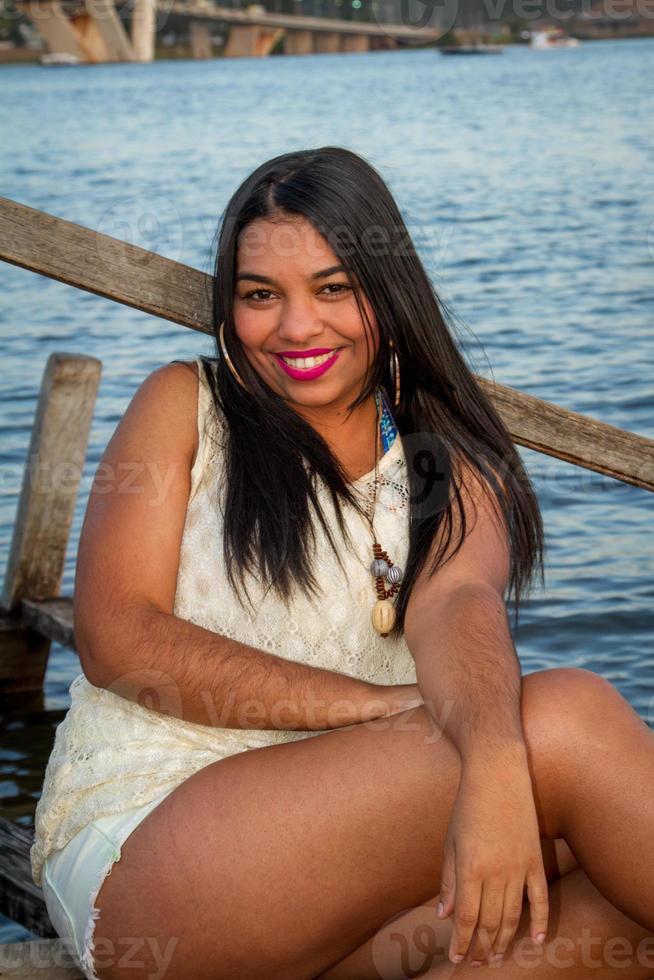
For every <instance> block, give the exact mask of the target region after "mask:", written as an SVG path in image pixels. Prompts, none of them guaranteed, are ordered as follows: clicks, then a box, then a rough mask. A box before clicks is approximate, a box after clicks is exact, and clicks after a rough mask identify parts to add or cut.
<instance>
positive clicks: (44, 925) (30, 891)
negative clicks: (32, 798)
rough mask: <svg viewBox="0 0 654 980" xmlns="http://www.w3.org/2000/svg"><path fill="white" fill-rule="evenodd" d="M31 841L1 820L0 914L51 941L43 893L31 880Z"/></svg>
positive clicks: (24, 832) (29, 835) (21, 830)
mask: <svg viewBox="0 0 654 980" xmlns="http://www.w3.org/2000/svg"><path fill="white" fill-rule="evenodd" d="M33 839H34V835H33V834H32V833H30V832H29V831H28V830H26V829H25V828H24V827H19V826H18V825H17V824H14V823H11V821H9V820H4V819H3V818H1V817H0V853H1V854H2V862H1V863H0V912H2V914H3V915H6V916H7V918H9V919H12V920H13V921H14V922H19V923H20V924H21V925H22V926H24V927H25V928H26V929H28V930H29V931H30V932H33V933H34V934H35V935H37V936H46V937H54V936H56V935H57V934H56V932H55V930H54V928H53V925H52V923H51V922H50V917H49V916H48V910H47V909H46V907H45V901H44V898H43V891H42V890H41V888H39V886H38V885H36V884H35V883H34V880H33V879H32V871H31V867H30V847H31V845H32V843H33ZM0 949H2V946H0ZM0 975H1V974H0Z"/></svg>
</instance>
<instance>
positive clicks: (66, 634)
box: [21, 596, 77, 652]
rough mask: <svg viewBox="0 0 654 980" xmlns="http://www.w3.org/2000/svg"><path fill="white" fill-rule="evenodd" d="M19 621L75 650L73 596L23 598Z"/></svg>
mask: <svg viewBox="0 0 654 980" xmlns="http://www.w3.org/2000/svg"><path fill="white" fill-rule="evenodd" d="M21 622H22V623H23V625H24V626H29V627H31V629H32V630H36V631H37V632H38V633H41V634H42V635H43V636H47V637H49V638H50V639H51V640H54V641H55V642H56V643H61V644H62V646H65V647H68V649H69V650H75V652H77V646H76V645H75V631H74V629H73V597H72V596H58V597H57V598H56V599H42V600H41V601H38V600H36V599H23V601H22V602H21Z"/></svg>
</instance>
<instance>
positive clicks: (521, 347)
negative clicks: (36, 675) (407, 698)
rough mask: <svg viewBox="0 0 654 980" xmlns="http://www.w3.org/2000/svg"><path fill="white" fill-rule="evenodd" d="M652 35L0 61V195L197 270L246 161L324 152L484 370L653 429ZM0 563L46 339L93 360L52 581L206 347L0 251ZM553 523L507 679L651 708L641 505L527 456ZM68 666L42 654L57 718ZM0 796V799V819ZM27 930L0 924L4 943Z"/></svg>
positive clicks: (21, 802)
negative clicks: (558, 670)
mask: <svg viewBox="0 0 654 980" xmlns="http://www.w3.org/2000/svg"><path fill="white" fill-rule="evenodd" d="M653 55H654V40H652V39H635V40H622V41H603V42H588V43H584V44H582V45H581V46H580V47H579V48H577V49H568V50H558V51H555V50H554V51H540V52H538V51H531V50H529V49H526V48H522V47H521V48H514V49H509V50H507V51H505V53H504V54H503V55H502V56H501V57H495V58H446V57H443V56H442V55H441V54H439V53H438V52H437V51H435V50H423V51H412V50H408V51H402V52H374V53H370V54H361V55H359V54H356V55H354V54H343V55H327V54H325V55H320V56H319V57H318V56H316V57H277V58H271V59H268V60H265V59H262V60H256V59H242V60H214V61H202V62H191V61H187V62H184V61H181V62H180V61H175V62H164V61H160V62H157V63H155V64H151V65H138V64H137V65H104V66H98V67H95V68H79V69H74V68H73V69H70V68H58V69H45V68H41V67H40V66H20V67H15V66H7V67H0V79H1V90H2V93H3V99H2V101H1V103H0V131H1V132H2V133H3V134H8V135H9V137H10V138H9V139H5V140H3V147H4V151H3V152H2V155H1V157H0V175H1V176H0V180H1V187H2V194H3V195H4V196H6V197H9V198H13V199H14V200H17V201H20V202H22V203H25V204H28V205H30V206H32V207H35V208H40V209H42V210H44V211H47V212H50V213H52V214H55V215H58V216H60V217H62V218H66V219H68V220H71V221H74V222H77V223H79V224H82V225H85V226H87V227H90V228H94V229H98V230H100V231H103V232H106V233H107V234H111V235H114V236H116V237H118V238H128V239H129V240H130V241H133V242H135V243H136V244H139V245H141V246H144V247H146V248H150V249H152V250H154V251H157V252H160V253H162V254H164V255H167V256H169V257H170V258H173V259H176V260H179V261H181V262H184V263H186V264H188V265H192V266H196V267H197V268H200V269H202V270H203V271H209V269H210V251H211V246H212V238H213V235H214V233H215V231H216V227H217V222H218V218H219V215H220V212H221V211H222V209H223V207H224V205H225V204H226V202H227V200H228V198H229V196H230V195H231V193H232V192H233V191H234V189H235V188H236V187H237V186H238V184H239V183H240V182H241V180H242V179H243V178H244V177H245V176H246V175H247V174H248V173H250V172H251V171H252V170H253V169H254V167H255V166H257V165H258V164H259V163H261V162H262V161H263V160H265V159H268V158H269V157H271V156H274V155H275V154H277V153H282V152H285V151H287V150H291V149H299V148H305V147H317V146H321V145H327V144H335V145H340V146H345V147H348V148H350V149H352V150H355V151H356V152H358V153H361V154H363V155H364V156H365V157H367V159H368V160H370V162H371V163H372V164H373V165H374V166H376V167H377V168H378V169H379V170H380V172H381V173H382V175H383V177H384V178H385V179H386V180H387V182H388V184H389V185H390V188H391V190H392V191H393V193H394V194H395V196H396V198H397V200H398V203H399V206H400V208H401V210H402V213H403V214H404V216H405V219H406V220H407V223H408V225H409V228H410V230H411V232H412V234H413V236H414V238H415V241H416V243H417V245H418V248H419V250H420V253H421V256H422V257H423V260H424V262H425V264H426V266H427V269H428V271H429V272H430V274H431V275H432V276H433V278H434V281H435V283H436V286H437V288H438V289H439V291H440V294H441V295H442V297H443V298H444V299H445V300H446V302H447V303H448V305H449V306H450V307H451V308H452V309H453V310H454V312H455V313H456V315H457V318H458V319H457V326H458V330H459V336H460V340H461V343H462V344H463V345H464V347H465V349H466V351H467V353H468V355H469V357H470V359H471V363H472V366H473V369H474V370H475V371H477V373H479V374H481V375H483V376H486V377H491V376H492V377H493V378H494V380H496V381H498V382H501V383H503V384H508V385H511V386H513V387H515V388H518V389H520V390H522V391H526V392H529V393H531V394H533V395H537V396H538V397H540V398H544V399H546V400H548V401H552V402H555V403H557V404H559V405H562V406H564V407H566V408H569V409H572V410H574V411H578V412H584V413H587V414H588V415H591V416H593V417H595V418H597V419H600V420H602V421H604V422H608V423H610V424H612V425H616V426H620V427H622V428H624V429H629V430H631V431H634V432H638V433H640V434H642V435H645V436H649V437H654V386H653V382H652V377H653V371H652V366H653V365H652V362H653V357H652V332H653V331H652V323H653V314H654V297H653V290H652V285H653V282H654V125H653V122H654V120H653V118H652V117H653V115H654V113H653V107H654V97H653V96H652V92H651V87H649V86H648V85H647V84H646V81H647V79H648V78H649V77H650V74H651V71H650V69H651V64H652V57H653ZM0 276H1V277H2V278H1V289H0V323H1V325H2V332H1V336H0V352H1V354H2V372H1V374H0V407H1V408H0V433H1V435H2V455H1V457H0V460H1V466H2V470H1V474H2V487H1V489H2V492H1V495H0V554H1V556H2V558H3V566H4V561H6V556H7V553H8V548H9V542H10V535H11V529H12V524H13V520H14V515H15V508H16V501H17V496H18V492H19V489H20V483H21V478H22V467H23V463H24V460H25V458H26V452H27V446H28V442H29V435H30V427H31V424H32V420H33V416H34V409H35V405H36V399H37V395H38V389H39V385H40V380H41V376H42V372H43V370H44V367H45V363H46V361H47V358H48V355H49V354H50V353H51V352H52V351H69V352H76V353H84V354H91V355H93V356H95V357H98V358H101V360H102V362H103V375H102V382H101V385H100V391H99V396H98V401H97V406H96V411H95V417H94V423H93V427H92V431H91V437H90V447H89V453H88V458H87V462H86V469H85V475H84V479H83V482H82V487H81V491H80V496H79V500H78V505H77V509H76V514H75V520H74V525H73V529H72V533H71V542H70V547H69V552H68V556H67V561H66V571H65V576H64V582H63V591H64V592H70V591H71V590H72V582H73V574H74V557H75V550H76V544H77V539H78V535H79V528H80V526H81V520H82V516H83V509H84V506H85V503H86V497H87V494H88V489H89V487H90V483H91V480H92V476H93V472H94V470H95V467H96V466H97V463H98V461H99V458H100V454H101V452H102V450H103V448H104V446H105V445H106V443H107V441H108V439H109V437H110V435H111V433H112V431H113V430H114V428H115V426H116V424H117V422H118V420H119V418H120V416H121V414H122V412H123V411H124V410H125V408H126V406H127V404H128V401H129V399H130V397H131V395H132V394H133V392H134V390H135V389H136V387H137V386H138V384H139V383H140V381H141V380H142V379H143V378H144V376H145V375H146V374H147V373H148V372H149V371H151V370H152V369H153V368H154V367H155V366H157V365H158V364H161V363H164V362H167V361H169V360H172V359H173V358H177V357H184V358H190V357H192V356H193V355H195V354H196V353H200V352H206V353H212V352H213V347H212V341H211V339H210V338H208V337H206V336H204V335H202V334H198V333H195V332H193V331H190V330H186V329H184V328H183V327H177V326H175V325H174V324H170V323H168V322H166V321H163V320H159V319H157V318H155V317H153V316H149V315H146V314H142V313H139V312H137V311H135V310H132V309H129V308H127V307H123V306H119V305H117V304H114V303H112V302H110V301H108V300H104V299H102V298H100V297H97V296H93V295H91V294H86V293H82V292H78V291H76V290H74V289H71V288H70V287H68V286H65V285H63V284H61V283H58V282H55V281H53V280H50V279H47V278H45V277H40V276H37V275H34V274H32V273H29V272H27V271H25V270H22V269H18V268H15V267H11V266H8V265H6V264H0ZM521 453H522V455H523V459H524V460H525V462H526V464H527V466H528V468H529V471H530V473H531V475H532V477H533V478H534V481H535V484H536V488H537V490H538V493H539V498H540V502H541V506H542V509H543V515H544V521H545V527H546V535H547V552H548V553H547V569H546V588H545V589H544V590H541V591H538V592H537V593H535V594H534V596H533V599H532V600H531V602H530V603H529V604H528V605H527V606H526V607H525V609H524V612H523V616H522V622H521V625H520V626H519V628H518V629H517V630H516V631H515V632H514V640H515V643H516V648H517V651H518V654H519V656H520V659H521V662H522V665H523V671H524V672H525V673H528V672H531V671H533V670H537V669H541V668H544V667H553V666H557V665H580V666H586V667H590V668H592V669H594V670H596V671H598V672H599V673H601V674H602V675H604V676H605V677H607V678H609V679H610V680H611V681H613V683H614V684H615V685H616V686H617V687H618V689H619V690H620V691H621V692H622V694H623V695H624V696H625V697H626V698H627V699H628V700H629V701H630V703H631V704H632V705H633V706H634V708H635V709H636V710H637V711H638V712H639V714H640V715H641V717H643V718H644V719H646V720H647V721H648V722H649V723H650V724H652V722H653V720H654V675H653V673H652V667H653V665H654V615H653V609H654V583H653V576H652V571H653V567H654V530H653V522H652V515H653V505H654V498H653V497H652V495H651V494H648V493H647V492H646V491H644V490H639V489H637V488H634V487H631V486H628V485H626V484H623V483H619V482H617V481H614V480H611V479H609V478H605V477H600V476H599V475H597V474H593V473H590V472H589V471H587V470H582V469H578V468H575V467H572V466H569V465H567V464H564V463H560V462H558V461H557V460H554V459H552V458H550V457H546V456H542V455H539V454H537V453H533V452H531V451H529V450H521ZM78 671H79V663H78V660H77V658H76V657H75V656H74V655H73V654H71V653H69V652H67V651H65V650H63V649H62V648H61V647H58V646H56V645H53V648H52V654H51V659H50V663H49V668H48V673H47V677H46V709H52V710H57V712H58V713H57V715H55V716H54V717H55V718H56V719H57V720H60V719H61V717H63V714H64V712H65V709H66V707H67V705H68V685H69V684H70V681H71V680H72V678H73V677H74V676H75V674H76V673H77V672H78ZM52 737H53V730H52V716H51V717H50V718H48V719H45V718H43V717H42V716H40V715H38V716H34V717H32V716H30V717H29V718H27V719H24V718H14V719H5V728H4V735H3V745H2V749H1V750H0V766H1V767H2V776H1V777H0V779H1V781H0V800H1V801H2V802H3V803H4V805H5V813H6V814H10V815H11V818H12V819H15V820H17V822H19V823H21V824H23V825H24V826H31V822H32V815H33V809H34V805H35V802H36V799H37V798H38V794H39V791H40V787H41V781H42V775H43V768H44V765H45V761H46V759H47V756H48V754H49V749H50V744H51V740H52ZM1 811H2V808H1V807H0V812H1ZM19 935H21V930H20V928H19V927H16V926H14V925H6V926H5V927H4V929H3V928H2V927H1V926H0V940H4V941H7V940H8V939H10V938H12V937H14V936H19Z"/></svg>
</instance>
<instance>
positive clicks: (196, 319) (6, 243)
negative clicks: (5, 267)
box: [0, 198, 213, 333]
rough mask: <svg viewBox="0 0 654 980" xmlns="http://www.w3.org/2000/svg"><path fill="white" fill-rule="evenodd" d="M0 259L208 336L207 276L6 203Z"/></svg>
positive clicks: (2, 204) (1, 209)
mask: <svg viewBox="0 0 654 980" xmlns="http://www.w3.org/2000/svg"><path fill="white" fill-rule="evenodd" d="M0 258H1V259H4V260H5V262H11V263H12V264H13V265H19V266H21V267H22V268H23V269H29V270H31V271H32V272H38V273H40V274H41V275H43V276H49V277H50V278H51V279H57V280H58V281H59V282H65V283H68V285H69V286H76V287H77V288H78V289H85V290H86V291H87V292H90V293H96V294H97V295H98V296H105V297H106V298H107V299H113V300H115V301H116V302H117V303H123V304H124V305H125V306H133V307H135V308H136V309H137V310H143V311H144V312H145V313H152V314H154V315H155V316H160V317H162V318H163V319H165V320H172V322H173V323H179V324H181V325H182V326H184V327H190V328H191V329H192V330H199V331H200V332H202V333H212V329H211V292H212V287H211V284H212V281H213V280H212V277H211V276H207V275H205V273H203V272H200V271H199V270H198V269H193V268H191V266H188V265H182V264H181V263H179V262H173V261H172V259H167V258H164V256H163V255H157V254H156V252H149V251H148V250H147V249H144V248H139V247H138V245H131V244H130V243H129V242H123V241H120V240H119V239H118V238H112V237H111V236H110V235H104V234H102V233H101V232H99V231H93V229H91V228H84V227H83V226H82V225H76V224H75V223H74V222H72V221H65V220H64V219H63V218H56V217H55V216H54V215H53V214H47V213H46V212H45V211H38V210H36V209H35V208H30V207H27V205H25V204H19V203H18V202H17V201H10V200H9V199H8V198H0Z"/></svg>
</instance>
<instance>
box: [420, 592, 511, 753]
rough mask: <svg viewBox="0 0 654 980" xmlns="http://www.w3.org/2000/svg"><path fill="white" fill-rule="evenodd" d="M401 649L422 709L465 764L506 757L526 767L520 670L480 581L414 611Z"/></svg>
mask: <svg viewBox="0 0 654 980" xmlns="http://www.w3.org/2000/svg"><path fill="white" fill-rule="evenodd" d="M435 637H436V638H437V639H436V640H435V639H434V638H435ZM407 642H408V644H409V648H410V650H411V654H412V656H413V658H414V661H415V664H416V677H417V681H418V686H419V688H420V691H421V692H422V695H423V698H424V699H425V706H426V707H427V709H428V710H429V712H430V713H431V714H432V716H433V718H434V719H435V720H436V722H437V723H438V725H439V726H440V728H442V730H443V731H444V733H445V734H446V735H447V736H448V737H449V738H450V740H451V741H452V742H453V743H454V745H455V746H456V748H457V749H458V751H459V755H460V756H461V759H462V762H463V764H464V765H466V766H470V765H473V764H474V765H479V766H483V765H484V764H485V763H486V762H487V761H488V762H492V760H493V758H495V757H497V756H499V755H501V756H503V757H507V756H508V755H509V754H511V753H512V754H513V755H514V757H515V759H516V761H518V762H524V761H526V747H525V742H524V734H523V730H522V719H521V713H520V697H521V689H522V685H521V671H520V663H519V661H518V657H517V655H516V651H515V648H514V646H513V641H512V639H511V633H510V630H509V625H508V620H507V613H506V606H505V604H504V600H503V598H502V596H501V594H500V593H499V592H497V591H496V589H495V588H493V587H492V586H491V585H490V584H488V583H487V582H485V581H470V582H462V583H459V584H458V585H455V586H452V587H450V588H449V589H445V590H444V594H443V595H441V596H439V597H438V598H436V597H435V598H434V600H433V601H432V602H430V603H426V602H423V603H422V605H421V607H420V609H419V611H418V610H414V611H413V614H412V616H411V619H410V625H409V626H408V628H407Z"/></svg>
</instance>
